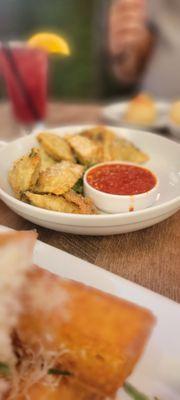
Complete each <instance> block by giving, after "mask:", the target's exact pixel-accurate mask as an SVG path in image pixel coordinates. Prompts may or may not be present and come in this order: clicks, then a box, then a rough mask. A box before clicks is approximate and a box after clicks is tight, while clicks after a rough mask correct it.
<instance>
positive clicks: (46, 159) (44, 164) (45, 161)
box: [39, 146, 56, 172]
mask: <svg viewBox="0 0 180 400" xmlns="http://www.w3.org/2000/svg"><path fill="white" fill-rule="evenodd" d="M39 154H40V157H41V168H40V172H42V171H45V170H46V169H47V168H49V167H51V166H52V165H54V164H55V163H56V161H55V160H53V158H51V157H50V156H48V154H47V153H46V152H45V150H44V149H43V147H42V146H40V148H39Z"/></svg>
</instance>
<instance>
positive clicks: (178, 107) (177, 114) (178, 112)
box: [169, 100, 180, 126]
mask: <svg viewBox="0 0 180 400" xmlns="http://www.w3.org/2000/svg"><path fill="white" fill-rule="evenodd" d="M169 117H170V120H171V121H172V122H173V123H174V124H176V125H179V126H180V100H177V101H175V102H174V103H172V105H171V108H170V112H169Z"/></svg>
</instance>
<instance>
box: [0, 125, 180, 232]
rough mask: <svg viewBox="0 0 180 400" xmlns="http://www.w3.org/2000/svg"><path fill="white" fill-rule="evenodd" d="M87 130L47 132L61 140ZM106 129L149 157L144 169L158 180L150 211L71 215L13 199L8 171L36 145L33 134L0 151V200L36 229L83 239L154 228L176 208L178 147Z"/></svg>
mask: <svg viewBox="0 0 180 400" xmlns="http://www.w3.org/2000/svg"><path fill="white" fill-rule="evenodd" d="M89 127H90V126H82V125H81V126H67V127H62V128H57V129H54V130H53V129H52V130H51V131H52V132H56V133H57V132H58V134H59V135H61V136H63V135H64V134H66V133H69V132H72V133H77V132H80V131H81V130H83V129H85V128H89ZM110 129H113V130H114V132H116V134H117V135H120V136H123V137H125V138H127V139H129V140H131V141H132V142H133V143H134V144H135V145H137V146H138V147H140V148H141V149H142V150H144V151H145V152H147V153H148V154H149V156H150V161H149V162H148V163H146V166H147V167H149V168H150V169H152V170H153V171H154V172H155V174H156V175H157V176H158V178H159V194H158V197H157V201H156V202H155V203H154V205H153V206H152V207H149V208H147V209H145V210H140V211H134V212H129V213H124V214H101V215H75V214H65V213H60V212H55V211H48V210H45V209H41V208H37V207H34V206H31V205H29V204H26V203H23V202H22V201H19V200H17V199H15V197H14V196H13V193H12V191H11V188H10V186H9V184H8V171H9V169H10V167H11V166H12V163H13V161H15V160H17V159H18V158H19V157H21V156H22V155H24V154H25V153H27V152H28V151H29V150H30V149H31V148H32V147H34V146H36V145H37V140H36V135H37V132H34V133H33V134H31V135H29V136H26V137H23V138H20V139H17V140H15V141H13V142H11V143H9V144H7V145H5V146H4V147H2V149H1V151H0V198H1V199H2V200H3V201H4V202H5V203H6V204H7V205H8V206H9V207H10V208H11V209H12V210H14V211H15V212H16V213H17V214H19V215H21V216H22V217H24V218H26V219H28V220H29V221H31V222H33V223H35V224H37V225H41V226H44V227H47V228H50V229H54V230H57V231H63V232H70V233H75V234H83V235H111V234H117V233H124V232H132V231H136V230H139V229H143V228H146V227H148V226H151V225H154V224H156V223H158V222H160V221H163V220H164V219H166V218H168V217H169V216H170V215H172V214H174V213H175V212H176V211H177V210H178V209H179V208H180V144H177V143H175V142H173V141H170V140H168V139H165V138H163V137H161V136H158V135H155V134H152V133H148V132H143V131H135V130H133V129H125V128H117V127H116V128H114V127H110ZM48 131H49V130H48Z"/></svg>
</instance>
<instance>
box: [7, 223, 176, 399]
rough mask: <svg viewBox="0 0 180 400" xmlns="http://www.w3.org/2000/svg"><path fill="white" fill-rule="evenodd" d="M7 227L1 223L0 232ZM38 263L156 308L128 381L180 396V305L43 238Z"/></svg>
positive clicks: (161, 394)
mask: <svg viewBox="0 0 180 400" xmlns="http://www.w3.org/2000/svg"><path fill="white" fill-rule="evenodd" d="M3 229H5V228H3V227H1V226H0V231H2V230H3ZM6 229H7V228H6ZM34 263H35V264H37V265H39V266H41V267H43V268H45V269H47V270H49V271H51V272H53V273H55V274H57V275H61V276H63V277H65V278H68V279H73V280H75V281H79V282H82V283H85V284H86V285H89V286H93V287H95V288H98V289H100V290H102V291H105V292H108V293H111V294H113V295H115V296H119V297H122V298H124V299H127V300H130V301H132V302H134V303H136V304H139V305H141V306H143V307H147V308H148V309H150V310H152V312H153V313H154V314H155V316H156V317H157V325H156V327H155V329H154V331H153V334H152V336H151V339H150V341H149V343H148V346H147V348H146V351H145V353H144V355H143V357H142V358H141V360H140V362H139V363H138V365H137V366H136V368H135V371H134V372H133V374H132V376H131V377H130V378H129V379H128V381H129V382H131V383H132V384H133V385H135V386H136V387H137V388H138V389H140V390H141V391H143V392H144V393H146V394H147V395H149V396H157V397H158V399H159V400H179V399H180V378H179V377H180V340H179V338H180V305H179V304H177V303H175V302H173V301H171V300H168V299H167V298H165V297H162V296H160V295H158V294H156V293H153V292H151V291H150V290H147V289H144V288H143V287H141V286H138V285H136V284H134V283H132V282H129V281H127V280H125V279H123V278H120V277H118V276H116V275H114V274H112V273H110V272H108V271H106V270H103V269H101V268H98V267H96V266H95V265H92V264H90V263H87V262H85V261H83V260H80V259H79V258H76V257H74V256H72V255H70V254H68V253H65V252H64V251H61V250H58V249H56V248H54V247H52V246H49V245H46V244H44V243H42V242H40V241H38V242H37V244H36V247H35V252H34ZM153 398H154V397H153ZM120 399H121V400H130V399H129V397H127V396H126V395H125V394H124V392H123V391H120V393H119V397H118V400H120Z"/></svg>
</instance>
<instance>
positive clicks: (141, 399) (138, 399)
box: [124, 382, 150, 400]
mask: <svg viewBox="0 0 180 400" xmlns="http://www.w3.org/2000/svg"><path fill="white" fill-rule="evenodd" d="M124 390H125V392H126V393H127V394H129V396H130V397H131V398H132V399H133V400H150V398H149V397H147V396H146V395H145V394H143V393H141V392H139V391H138V390H137V389H136V388H135V387H134V386H132V385H131V384H130V383H128V382H126V383H124Z"/></svg>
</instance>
